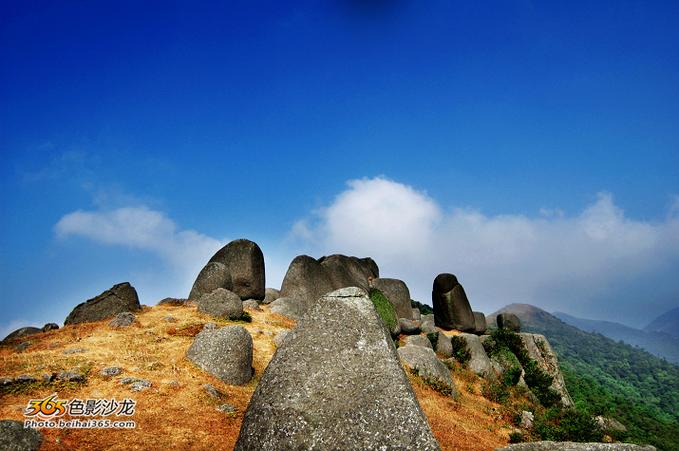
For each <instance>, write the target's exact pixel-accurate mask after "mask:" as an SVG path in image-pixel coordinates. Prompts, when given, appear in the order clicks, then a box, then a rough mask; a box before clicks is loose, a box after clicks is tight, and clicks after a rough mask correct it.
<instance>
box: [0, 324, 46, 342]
mask: <svg viewBox="0 0 679 451" xmlns="http://www.w3.org/2000/svg"><path fill="white" fill-rule="evenodd" d="M41 332H42V329H38V328H37V327H21V328H19V329H17V330H15V331H14V332H11V333H10V334H9V335H7V336H6V337H5V339H4V340H2V341H3V342H9V341H12V340H17V339H19V338H23V337H28V336H29V335H35V334H39V333H41Z"/></svg>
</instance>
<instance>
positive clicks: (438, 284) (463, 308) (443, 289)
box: [431, 273, 476, 332]
mask: <svg viewBox="0 0 679 451" xmlns="http://www.w3.org/2000/svg"><path fill="white" fill-rule="evenodd" d="M431 298H432V304H433V306H434V321H435V323H436V325H437V326H438V327H440V328H442V329H446V330H451V329H457V330H461V331H464V332H474V330H475V328H476V323H475V320H474V314H473V313H472V309H471V307H470V305H469V300H468V299H467V295H466V293H465V292H464V288H462V285H460V283H459V282H458V281H457V278H456V277H455V276H454V275H452V274H447V273H446V274H439V275H438V276H436V279H434V289H433V290H432V294H431Z"/></svg>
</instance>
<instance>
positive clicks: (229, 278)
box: [189, 239, 265, 301]
mask: <svg viewBox="0 0 679 451" xmlns="http://www.w3.org/2000/svg"><path fill="white" fill-rule="evenodd" d="M264 282H265V279H264V254H263V253H262V250H261V249H260V248H259V246H258V245H257V243H255V242H253V241H250V240H244V239H240V240H234V241H231V242H230V243H229V244H227V245H226V246H224V247H223V248H221V249H220V250H218V251H217V253H216V254H215V255H213V256H212V258H211V259H210V261H208V263H207V265H205V267H204V268H203V269H202V270H201V272H200V274H198V277H197V278H196V281H195V282H194V284H193V288H192V289H191V294H189V299H197V298H199V297H200V296H201V295H203V294H207V293H210V292H211V291H213V290H215V289H217V288H224V289H226V290H229V291H233V292H234V293H236V294H237V295H238V296H239V297H240V298H241V300H243V301H245V300H247V299H255V300H258V301H261V300H263V299H264Z"/></svg>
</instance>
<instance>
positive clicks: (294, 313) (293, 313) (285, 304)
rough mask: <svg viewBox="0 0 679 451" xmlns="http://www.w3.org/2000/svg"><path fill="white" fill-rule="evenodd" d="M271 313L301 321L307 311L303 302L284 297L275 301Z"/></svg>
mask: <svg viewBox="0 0 679 451" xmlns="http://www.w3.org/2000/svg"><path fill="white" fill-rule="evenodd" d="M269 305H270V306H271V311H272V312H273V313H278V314H279V315H283V316H287V317H288V318H292V319H295V320H297V319H300V318H301V317H302V315H303V314H304V312H305V311H306V306H305V305H304V303H303V302H302V301H300V300H299V299H296V298H289V297H282V298H278V299H276V300H275V301H273V302H272V303H271V304H269Z"/></svg>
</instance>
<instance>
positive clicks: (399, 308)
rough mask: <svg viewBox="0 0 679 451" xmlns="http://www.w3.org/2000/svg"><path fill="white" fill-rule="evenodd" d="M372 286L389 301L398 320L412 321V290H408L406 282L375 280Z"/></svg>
mask: <svg viewBox="0 0 679 451" xmlns="http://www.w3.org/2000/svg"><path fill="white" fill-rule="evenodd" d="M372 284H373V287H374V288H377V289H378V290H380V291H381V292H382V293H384V295H385V296H386V297H387V299H389V302H391V305H392V306H393V307H394V310H396V316H397V317H398V318H405V319H412V317H413V308H412V307H411V306H410V290H408V286H407V285H406V284H405V282H404V281H402V280H398V279H383V278H378V279H374V280H373V281H372Z"/></svg>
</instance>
